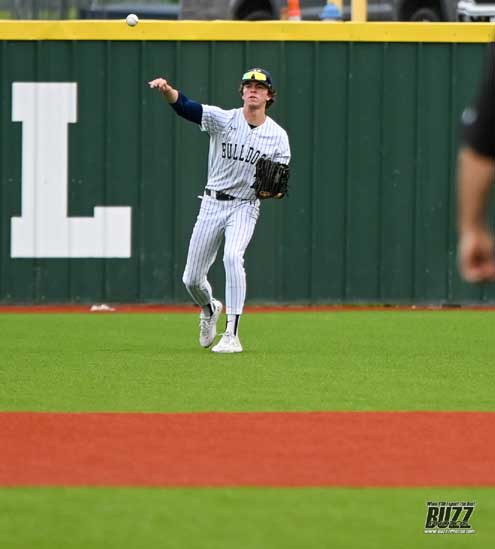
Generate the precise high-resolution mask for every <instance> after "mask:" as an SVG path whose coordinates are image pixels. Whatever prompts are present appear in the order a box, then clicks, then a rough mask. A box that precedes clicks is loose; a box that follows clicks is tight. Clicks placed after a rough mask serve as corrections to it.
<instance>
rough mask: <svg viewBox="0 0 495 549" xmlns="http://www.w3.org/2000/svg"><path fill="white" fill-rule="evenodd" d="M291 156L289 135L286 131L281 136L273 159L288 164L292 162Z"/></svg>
mask: <svg viewBox="0 0 495 549" xmlns="http://www.w3.org/2000/svg"><path fill="white" fill-rule="evenodd" d="M290 156H291V155H290V145H289V137H288V136H287V133H286V132H285V131H284V132H283V133H282V135H281V136H280V142H279V144H278V146H277V150H276V153H275V155H274V157H273V160H274V161H275V162H281V163H282V164H288V163H289V162H290Z"/></svg>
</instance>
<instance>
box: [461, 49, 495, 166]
mask: <svg viewBox="0 0 495 549" xmlns="http://www.w3.org/2000/svg"><path fill="white" fill-rule="evenodd" d="M462 131H463V141H464V144H465V145H467V146H468V147H470V148H472V149H473V150H475V151H476V152H477V153H479V154H481V155H482V156H487V157H489V158H495V44H490V46H489V49H488V58H487V62H486V63H485V74H484V78H483V80H482V83H481V87H480V89H479V91H478V97H477V99H476V102H475V103H474V104H473V105H472V106H469V107H468V108H466V109H465V110H464V112H463V114H462Z"/></svg>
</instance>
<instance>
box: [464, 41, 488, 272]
mask: <svg viewBox="0 0 495 549" xmlns="http://www.w3.org/2000/svg"><path fill="white" fill-rule="evenodd" d="M462 129H463V144H462V146H461V148H460V150H459V155H458V205H457V211H458V218H457V227H458V233H459V244H458V265H459V271H460V274H461V276H462V277H463V278H464V280H466V281H467V282H490V281H495V235H494V233H493V230H492V229H491V228H490V226H489V220H488V204H489V198H490V191H491V188H492V185H493V183H494V182H495V43H494V44H490V45H489V47H488V56H487V61H486V65H485V71H484V76H483V79H482V82H481V86H480V89H479V92H478V96H477V98H476V101H475V102H474V104H473V105H472V106H469V107H467V108H466V109H465V110H464V112H463V114H462Z"/></svg>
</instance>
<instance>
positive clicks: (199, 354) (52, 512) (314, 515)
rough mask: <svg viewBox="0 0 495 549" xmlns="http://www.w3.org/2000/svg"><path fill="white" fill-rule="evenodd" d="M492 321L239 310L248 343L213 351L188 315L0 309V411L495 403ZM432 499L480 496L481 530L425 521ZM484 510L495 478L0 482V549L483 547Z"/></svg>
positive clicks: (488, 317)
mask: <svg viewBox="0 0 495 549" xmlns="http://www.w3.org/2000/svg"><path fill="white" fill-rule="evenodd" d="M494 320H495V313H492V312H477V311H461V310H456V311H445V312H443V311H431V312H430V311H417V312H406V311H389V312H379V311H353V312H338V313H337V312H328V313H325V312H314V313H311V312H307V313H302V312H301V313H256V314H248V315H246V316H245V318H243V320H242V323H241V340H242V343H243V345H244V347H245V352H244V353H242V354H240V355H234V356H229V355H220V356H218V355H215V354H214V353H211V352H209V351H207V350H204V349H201V348H200V347H199V346H198V344H197V317H196V316H195V315H191V314H178V313H176V314H167V315H165V314H163V315H162V314H137V313H136V314H92V315H90V314H33V315H28V314H4V315H0V334H1V335H0V338H1V339H0V341H1V345H0V410H1V411H53V412H62V411H63V412H71V411H78V412H83V411H119V412H125V411H132V412H134V411H146V412H188V411H302V410H322V411H333V410H363V411H367V410H463V411H465V410H477V411H494V410H495V405H494V404H495V396H494V395H495V391H494V390H493V387H494V381H495V372H494V369H493V356H494V355H495V353H494V351H495V342H494V338H493V325H494ZM363 459H365V456H363ZM446 459H449V456H446ZM459 466H460V467H461V466H462V464H460V465H459ZM435 499H442V500H448V499H454V500H455V499H470V500H475V501H477V503H478V506H477V509H476V511H475V514H474V516H473V521H472V522H473V527H474V528H476V530H477V534H475V535H471V536H469V535H468V536H453V535H450V536H426V535H425V534H423V531H422V529H423V524H424V520H425V513H426V511H425V503H426V501H428V500H435ZM494 514H495V489H494V488H465V487H464V488H462V489H459V488H456V487H451V488H448V489H447V488H445V489H439V488H438V487H436V488H428V487H425V488H421V489H333V488H321V489H260V488H237V489H214V490H207V489H140V488H125V487H123V488H121V489H101V488H99V489H95V488H64V489H62V488H48V487H47V488H4V489H0V547H1V548H3V547H5V548H9V549H11V548H23V549H24V548H26V549H28V548H29V549H31V548H47V549H48V548H50V549H52V548H57V547H60V548H62V547H63V548H83V547H91V548H102V549H103V548H111V547H129V548H131V547H132V548H134V547H135V548H138V547H143V548H149V547H157V546H164V547H178V548H182V547H186V548H196V547H198V548H203V547H204V548H210V547H211V548H219V549H227V548H228V549H232V548H236V549H245V548H265V547H266V548H274V549H282V548H284V549H285V548H292V547H294V548H296V547H298V548H299V547H315V548H320V547H332V548H341V547H342V548H344V547H345V548H349V547H356V548H368V547H369V548H371V547H376V548H389V547H390V548H394V549H395V548H397V549H413V548H414V549H416V548H423V547H472V548H476V549H481V548H485V547H486V548H488V547H491V546H492V545H493V540H494V539H495V521H494V520H493V516H494Z"/></svg>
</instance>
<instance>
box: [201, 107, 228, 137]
mask: <svg viewBox="0 0 495 549" xmlns="http://www.w3.org/2000/svg"><path fill="white" fill-rule="evenodd" d="M231 118H232V111H225V110H223V109H221V108H220V107H213V106H211V105H203V115H202V118H201V131H203V132H208V133H209V134H212V133H221V132H223V131H224V130H225V128H226V127H227V125H228V123H229V121H230V120H231Z"/></svg>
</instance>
